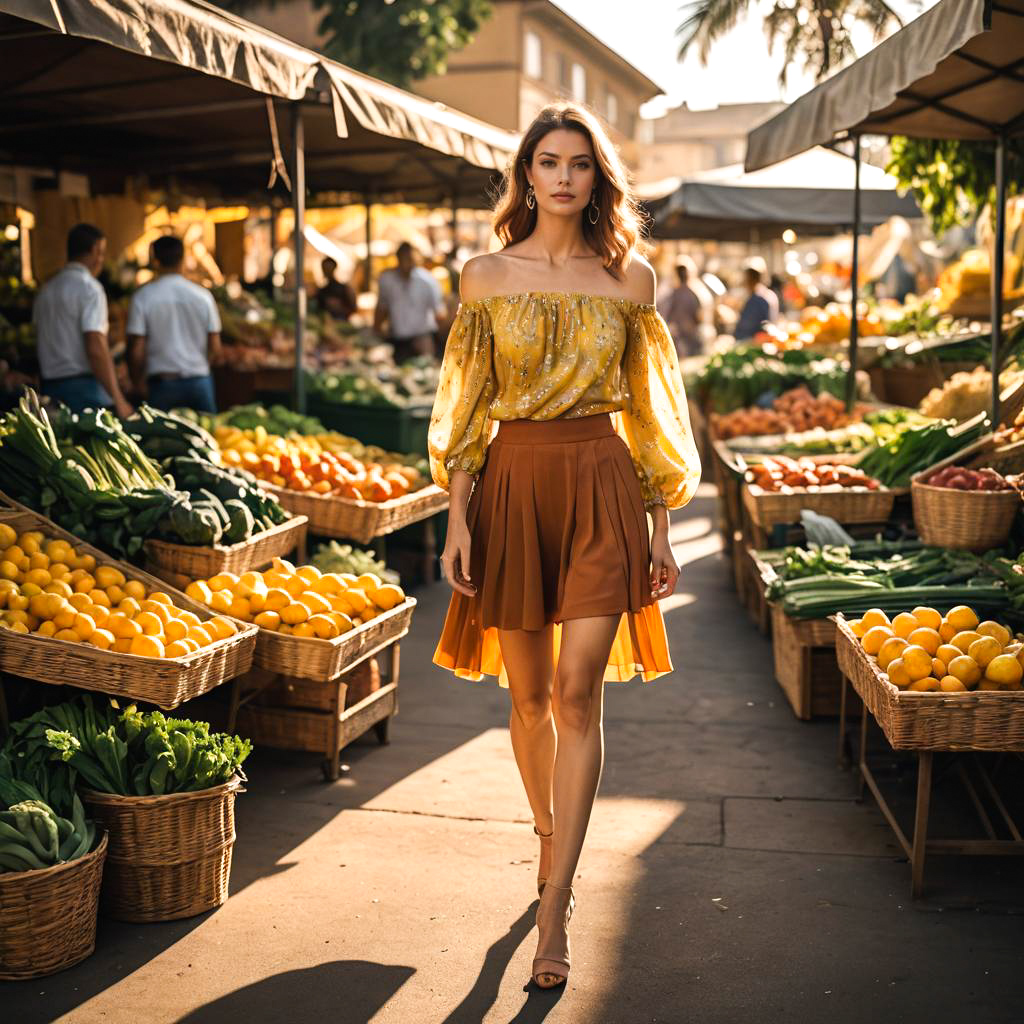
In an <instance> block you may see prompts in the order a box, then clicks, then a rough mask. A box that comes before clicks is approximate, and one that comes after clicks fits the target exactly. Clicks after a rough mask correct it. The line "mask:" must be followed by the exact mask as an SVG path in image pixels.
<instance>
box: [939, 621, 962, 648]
mask: <svg viewBox="0 0 1024 1024" xmlns="http://www.w3.org/2000/svg"><path fill="white" fill-rule="evenodd" d="M957 632H958V630H957V628H956V626H954V625H953V624H952V623H950V622H949V621H948V620H947V619H943V620H942V622H941V623H940V624H939V636H940V637H942V642H943V643H944V644H948V643H949V642H950V641H951V640H952V639H953V637H955V636H956V634H957Z"/></svg>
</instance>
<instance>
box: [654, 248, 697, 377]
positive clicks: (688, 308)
mask: <svg viewBox="0 0 1024 1024" xmlns="http://www.w3.org/2000/svg"><path fill="white" fill-rule="evenodd" d="M676 278H677V281H678V283H677V284H676V287H675V288H673V289H672V291H671V292H670V293H669V295H668V298H667V299H666V300H665V303H664V307H665V308H664V311H663V313H662V316H663V317H664V319H665V322H666V323H667V324H668V328H669V332H670V333H671V335H672V340H673V341H674V342H675V346H676V354H677V355H678V356H679V358H680V359H684V358H686V357H687V356H694V355H697V354H699V353H700V351H701V347H702V346H701V339H700V331H699V330H698V328H699V326H700V324H701V322H702V321H703V319H704V311H703V306H702V303H701V301H700V299H699V298H698V296H697V293H696V292H695V291H694V290H693V288H692V287H691V286H690V283H689V282H690V265H689V264H688V263H687V261H685V260H680V261H679V263H677V264H676Z"/></svg>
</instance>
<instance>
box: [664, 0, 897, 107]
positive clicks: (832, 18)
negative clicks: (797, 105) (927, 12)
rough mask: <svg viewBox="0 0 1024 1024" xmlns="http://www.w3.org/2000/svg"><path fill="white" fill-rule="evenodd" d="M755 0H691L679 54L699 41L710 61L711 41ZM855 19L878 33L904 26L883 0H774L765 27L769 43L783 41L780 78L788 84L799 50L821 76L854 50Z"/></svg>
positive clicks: (681, 30)
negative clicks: (852, 31) (787, 77)
mask: <svg viewBox="0 0 1024 1024" xmlns="http://www.w3.org/2000/svg"><path fill="white" fill-rule="evenodd" d="M757 2H758V0H690V2H689V3H686V4H684V5H683V7H682V8H681V11H680V13H682V14H683V15H684V20H683V23H682V24H681V25H680V26H679V28H678V29H677V30H676V35H677V36H679V37H680V39H681V42H680V46H679V59H680V60H682V59H683V57H685V56H686V54H687V52H688V51H689V49H690V48H691V47H692V46H697V47H698V52H699V54H700V60H701V63H702V64H707V61H708V55H709V54H710V52H711V47H712V46H713V45H714V44H715V43H716V42H717V41H718V40H719V39H721V38H722V36H724V35H726V34H727V33H728V32H729V31H730V30H731V29H732V28H734V27H735V25H736V23H737V22H738V21H739V19H740V17H741V16H742V15H744V14H746V13H747V12H748V11H749V10H750V8H751V6H752V5H754V4H756V3H757ZM857 22H862V23H864V24H865V25H867V26H868V27H869V28H870V29H871V30H872V31H873V32H874V35H875V38H876V39H878V38H880V37H881V36H882V35H884V34H885V32H886V31H887V29H889V28H890V27H892V26H893V25H895V26H896V27H898V28H902V27H903V19H902V18H900V16H899V15H898V14H897V13H896V12H895V11H894V10H893V9H892V8H891V7H890V6H889V4H887V3H885V0H773V3H772V7H771V10H770V11H769V12H768V13H767V14H766V15H765V19H764V29H765V35H766V36H767V37H768V48H769V49H771V48H772V47H773V46H774V44H775V41H776V40H780V41H781V42H782V44H783V65H782V71H781V72H780V73H779V83H780V84H781V85H782V86H783V87H785V85H786V76H787V74H788V72H789V68H790V65H791V64H792V63H793V62H794V61H795V60H796V59H797V57H798V56H802V57H803V63H804V67H805V68H808V69H813V70H814V75H815V78H816V79H817V80H818V81H821V79H823V78H825V77H826V76H827V75H828V74H829V72H831V71H832V70H834V69H835V68H837V67H840V66H841V65H842V64H843V63H844V62H845V61H847V60H849V59H850V58H851V57H854V56H856V54H855V53H854V51H853V43H852V40H851V37H850V29H851V28H852V26H853V25H854V23H857Z"/></svg>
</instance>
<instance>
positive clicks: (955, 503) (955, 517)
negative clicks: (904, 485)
mask: <svg viewBox="0 0 1024 1024" xmlns="http://www.w3.org/2000/svg"><path fill="white" fill-rule="evenodd" d="M910 494H911V498H912V500H913V503H914V526H915V527H916V529H917V532H918V534H919V535H920V537H921V540H922V541H924V543H925V544H932V545H934V546H935V547H941V548H962V549H965V550H967V551H988V550H990V549H991V548H997V547H1001V546H1002V545H1003V544H1005V543H1006V539H1007V537H1009V536H1010V530H1011V529H1012V528H1013V520H1014V519H1015V518H1016V516H1017V511H1018V510H1019V509H1020V507H1021V499H1020V494H1018V492H1017V491H960V490H957V489H956V488H954V487H932V486H931V485H929V484H925V483H922V482H921V481H920V480H916V479H915V480H912V481H911V485H910Z"/></svg>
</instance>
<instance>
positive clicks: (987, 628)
mask: <svg viewBox="0 0 1024 1024" xmlns="http://www.w3.org/2000/svg"><path fill="white" fill-rule="evenodd" d="M31 576H32V574H31V573H29V575H28V577H26V578H27V579H30V578H31ZM975 632H976V633H980V634H981V635H982V636H990V637H992V638H993V639H994V640H996V641H997V642H998V644H999V646H1000V647H1005V646H1006V645H1007V644H1008V643H1009V642H1010V631H1009V630H1008V629H1007V628H1006V627H1005V626H1000V625H999V623H998V622H993V621H992V620H991V619H988V620H987V621H985V622H981V623H979V624H978V627H977V629H976V630H975Z"/></svg>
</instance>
